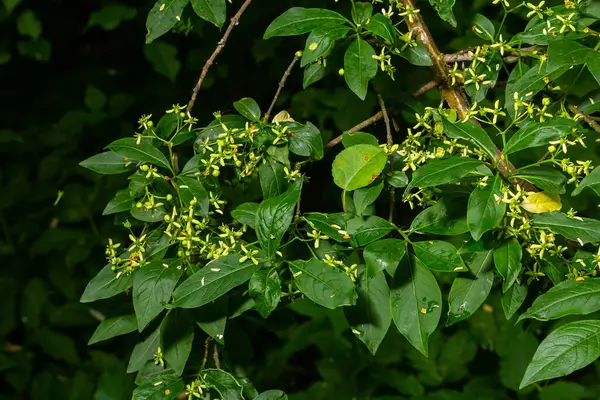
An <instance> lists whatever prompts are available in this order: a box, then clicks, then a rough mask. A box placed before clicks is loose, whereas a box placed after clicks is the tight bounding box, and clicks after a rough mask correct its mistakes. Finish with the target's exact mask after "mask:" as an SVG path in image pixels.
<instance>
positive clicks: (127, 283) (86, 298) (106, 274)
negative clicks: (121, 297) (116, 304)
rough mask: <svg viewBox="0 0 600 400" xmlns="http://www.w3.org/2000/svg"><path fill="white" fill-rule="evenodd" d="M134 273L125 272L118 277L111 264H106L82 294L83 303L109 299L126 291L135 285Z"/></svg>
mask: <svg viewBox="0 0 600 400" xmlns="http://www.w3.org/2000/svg"><path fill="white" fill-rule="evenodd" d="M133 277H134V274H123V275H121V276H120V277H119V278H117V274H116V273H115V272H113V270H112V269H111V266H110V265H107V266H105V267H104V268H102V270H101V271H100V272H99V273H98V275H96V276H95V277H94V278H93V279H92V280H91V281H90V282H89V283H88V285H87V286H86V287H85V290H84V292H83V294H82V295H81V299H80V300H79V301H81V302H82V303H91V302H92V301H96V300H102V299H108V298H109V297H113V296H115V295H117V294H119V293H122V292H124V291H125V290H127V289H129V288H130V287H131V285H133Z"/></svg>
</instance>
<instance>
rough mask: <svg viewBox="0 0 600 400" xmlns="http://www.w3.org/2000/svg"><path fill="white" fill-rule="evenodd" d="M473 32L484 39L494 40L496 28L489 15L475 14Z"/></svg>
mask: <svg viewBox="0 0 600 400" xmlns="http://www.w3.org/2000/svg"><path fill="white" fill-rule="evenodd" d="M473 24H474V26H473V32H474V33H475V34H476V35H477V36H479V37H480V38H482V39H484V40H489V41H493V40H494V37H495V36H496V28H494V24H492V21H490V20H489V19H488V18H487V17H485V16H483V15H481V14H475V19H474V20H473Z"/></svg>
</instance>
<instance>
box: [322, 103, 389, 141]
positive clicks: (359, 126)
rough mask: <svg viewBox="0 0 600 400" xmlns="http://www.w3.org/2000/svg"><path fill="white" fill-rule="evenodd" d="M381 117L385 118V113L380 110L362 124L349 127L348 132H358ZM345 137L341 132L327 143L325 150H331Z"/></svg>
mask: <svg viewBox="0 0 600 400" xmlns="http://www.w3.org/2000/svg"><path fill="white" fill-rule="evenodd" d="M381 118H383V113H382V112H381V111H379V112H378V113H377V114H375V115H373V116H372V117H370V118H368V119H366V120H364V121H363V122H361V123H360V124H358V125H356V126H354V127H352V128H350V129H348V130H347V131H346V132H348V133H350V134H352V133H354V132H358V131H360V130H361V129H364V128H366V127H367V126H369V125H372V124H374V123H375V122H377V121H379V120H380V119H381ZM343 137H344V135H343V134H341V135H340V136H338V137H336V138H335V139H332V140H331V141H330V142H329V143H327V144H326V145H325V150H329V149H330V148H332V147H335V146H336V145H337V144H338V143H340V142H341V141H342V138H343Z"/></svg>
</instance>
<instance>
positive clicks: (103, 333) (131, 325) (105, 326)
mask: <svg viewBox="0 0 600 400" xmlns="http://www.w3.org/2000/svg"><path fill="white" fill-rule="evenodd" d="M136 329H137V321H136V318H135V315H133V314H131V315H121V316H119V317H113V318H107V319H105V320H104V321H102V322H100V325H98V328H96V330H95V331H94V334H93V335H92V337H91V339H90V341H89V342H88V346H89V345H91V344H94V343H98V342H101V341H103V340H107V339H110V338H113V337H115V336H120V335H125V334H127V333H131V332H133V331H135V330H136Z"/></svg>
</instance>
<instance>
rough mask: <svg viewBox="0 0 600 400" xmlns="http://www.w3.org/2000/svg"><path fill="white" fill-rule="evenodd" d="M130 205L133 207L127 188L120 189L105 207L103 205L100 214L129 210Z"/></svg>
mask: <svg viewBox="0 0 600 400" xmlns="http://www.w3.org/2000/svg"><path fill="white" fill-rule="evenodd" d="M131 207H133V198H132V197H131V195H130V194H129V190H127V189H125V190H120V191H119V192H117V194H116V195H115V197H113V198H112V199H111V200H110V201H109V202H108V204H107V205H106V207H104V211H102V215H111V214H116V213H119V212H123V211H129V209H130V208H131Z"/></svg>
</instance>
